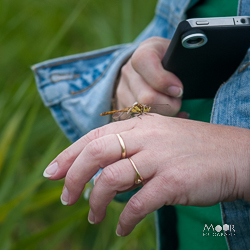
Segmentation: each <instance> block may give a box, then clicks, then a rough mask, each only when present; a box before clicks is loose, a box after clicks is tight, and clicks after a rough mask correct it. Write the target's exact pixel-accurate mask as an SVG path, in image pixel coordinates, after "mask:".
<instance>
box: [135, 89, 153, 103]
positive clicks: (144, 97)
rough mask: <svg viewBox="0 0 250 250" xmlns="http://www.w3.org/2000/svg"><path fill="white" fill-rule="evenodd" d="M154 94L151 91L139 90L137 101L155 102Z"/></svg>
mask: <svg viewBox="0 0 250 250" xmlns="http://www.w3.org/2000/svg"><path fill="white" fill-rule="evenodd" d="M155 98H156V96H155V94H154V92H153V91H152V92H151V91H144V92H143V93H142V92H141V93H140V94H139V95H138V98H137V99H138V102H140V103H146V104H151V103H155Z"/></svg>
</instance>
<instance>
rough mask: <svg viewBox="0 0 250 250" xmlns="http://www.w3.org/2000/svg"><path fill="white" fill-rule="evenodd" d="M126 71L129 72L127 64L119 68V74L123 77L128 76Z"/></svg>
mask: <svg viewBox="0 0 250 250" xmlns="http://www.w3.org/2000/svg"><path fill="white" fill-rule="evenodd" d="M128 71H129V66H128V63H126V64H124V65H123V66H122V68H121V74H122V75H123V76H126V75H127V74H128Z"/></svg>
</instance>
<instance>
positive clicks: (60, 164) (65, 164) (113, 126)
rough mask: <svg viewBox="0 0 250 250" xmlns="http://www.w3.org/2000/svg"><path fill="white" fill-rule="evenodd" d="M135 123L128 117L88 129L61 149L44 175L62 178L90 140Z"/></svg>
mask: <svg viewBox="0 0 250 250" xmlns="http://www.w3.org/2000/svg"><path fill="white" fill-rule="evenodd" d="M135 124H136V119H130V120H126V121H120V122H114V123H110V124H107V125H105V126H103V127H100V128H97V129H94V130H92V131H90V132H89V133H88V134H86V135H84V136H83V137H81V138H80V139H79V140H77V141H76V142H74V143H73V144H72V145H71V146H69V147H68V148H66V149H65V150H64V151H62V152H61V153H60V154H59V155H58V156H57V157H56V158H55V159H54V160H53V161H52V162H51V163H50V164H49V165H48V167H47V168H46V169H45V171H44V173H43V175H44V177H46V178H49V179H51V180H58V179H61V178H64V177H65V175H66V174H67V172H68V170H69V168H70V167H71V165H72V164H73V162H74V161H75V160H76V158H77V157H78V156H79V154H80V153H81V152H82V151H83V150H84V148H85V147H86V146H87V145H88V144H89V143H90V142H91V141H93V140H95V139H98V138H100V137H103V136H105V135H109V134H116V133H120V132H122V131H128V130H131V129H133V128H134V126H135Z"/></svg>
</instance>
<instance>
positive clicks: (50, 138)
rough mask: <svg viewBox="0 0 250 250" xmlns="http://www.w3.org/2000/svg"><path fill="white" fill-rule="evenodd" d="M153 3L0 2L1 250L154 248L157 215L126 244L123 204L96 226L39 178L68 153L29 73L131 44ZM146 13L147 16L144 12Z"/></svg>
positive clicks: (58, 187)
mask: <svg viewBox="0 0 250 250" xmlns="http://www.w3.org/2000/svg"><path fill="white" fill-rule="evenodd" d="M155 3H156V0H153V1H150V2H148V1H146V2H145V1H144V0H120V1H118V0H110V1H108V2H106V1H101V0H80V1H79V0H71V1H68V0H61V1H50V0H43V1H38V0H33V1H32V0H23V1H17V0H0V55H1V60H0V72H1V74H0V249H1V250H2V249H4V250H6V249H46V250H47V249H53V250H54V249H73V250H74V249H86V250H88V249H90V250H93V249H98V250H102V249H111V250H120V249H121V250H123V249H125V250H126V249H129V250H133V249H136V250H140V249H143V250H144V249H152V248H155V230H154V220H153V215H149V216H148V217H147V218H146V219H145V220H143V221H142V222H141V223H140V224H139V225H138V226H137V227H136V229H135V230H134V231H133V233H132V234H131V235H130V236H128V237H125V238H119V237H117V236H116V235H115V229H116V224H117V222H118V218H119V214H120V213H121V211H122V209H123V207H124V204H119V203H116V202H112V203H111V204H110V206H109V207H108V211H107V216H106V219H105V220H104V221H103V222H102V223H101V224H99V225H90V224H89V223H88V222H87V215H88V210H89V205H88V202H87V201H85V200H84V199H83V198H82V199H80V200H79V201H78V202H77V203H76V204H75V205H74V206H71V207H65V206H62V205H61V203H60V199H59V197H60V195H61V191H62V186H63V181H57V182H52V181H49V180H47V179H45V178H43V177H42V173H43V170H44V169H45V167H46V166H47V165H48V164H49V162H50V161H51V160H52V159H53V158H54V157H55V156H56V155H57V154H58V153H59V152H60V151H62V150H63V149H64V148H66V147H67V146H68V145H70V143H69V141H68V140H67V139H66V138H65V136H64V135H63V134H62V132H61V131H60V129H59V128H58V126H57V125H56V123H55V121H54V120H53V118H52V116H51V114H50V112H49V111H48V110H47V109H46V108H45V107H44V106H43V104H42V102H41V100H40V97H39V95H38V93H37V90H36V87H35V82H34V77H33V75H32V72H31V70H30V66H31V65H32V64H35V63H37V62H40V61H43V60H47V59H50V58H55V57H59V56H64V55H70V54H76V53H82V52H84V51H89V50H94V49H98V48H102V47H105V46H110V45H114V44H119V43H124V42H131V41H132V40H133V39H134V38H135V37H136V36H137V35H138V34H139V33H140V31H142V29H143V28H144V27H145V26H146V24H147V23H148V22H149V21H150V20H151V18H152V17H153V14H154V13H153V9H154V6H155ZM142 10H143V11H142Z"/></svg>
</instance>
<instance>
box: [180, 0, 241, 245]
mask: <svg viewBox="0 0 250 250" xmlns="http://www.w3.org/2000/svg"><path fill="white" fill-rule="evenodd" d="M237 5H238V0H201V1H199V3H197V4H196V5H195V6H193V7H192V8H191V9H189V10H188V12H187V18H198V17H222V16H236V15H237ZM184 91H185V90H184ZM212 105H213V99H197V100H184V101H183V103H182V108H181V111H186V112H187V113H189V114H190V119H192V120H198V121H204V122H209V121H210V116H211V110H212ZM175 207H176V211H177V218H178V222H177V230H178V237H179V250H190V249H192V250H200V249H202V250H208V249H209V250H210V249H222V250H223V249H228V248H227V244H226V240H225V238H224V237H223V236H217V235H218V234H216V231H214V232H215V233H214V234H213V233H212V229H210V230H211V231H210V234H209V236H208V234H206V232H207V231H204V232H205V233H203V230H204V227H205V225H206V224H207V226H208V227H209V226H210V225H211V224H212V225H213V227H214V228H215V227H216V226H217V225H220V226H222V220H221V212H220V205H219V204H217V205H215V206H211V207H192V206H175Z"/></svg>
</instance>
